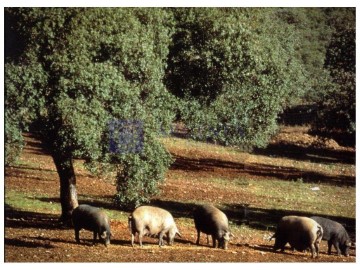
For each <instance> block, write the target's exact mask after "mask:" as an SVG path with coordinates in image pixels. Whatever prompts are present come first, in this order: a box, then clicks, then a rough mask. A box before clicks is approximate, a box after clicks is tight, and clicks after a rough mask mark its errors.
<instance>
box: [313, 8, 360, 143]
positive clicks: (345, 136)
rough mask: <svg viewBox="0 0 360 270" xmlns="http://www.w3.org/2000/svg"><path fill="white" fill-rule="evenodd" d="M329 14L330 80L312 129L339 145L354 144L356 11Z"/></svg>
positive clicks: (330, 10)
mask: <svg viewBox="0 0 360 270" xmlns="http://www.w3.org/2000/svg"><path fill="white" fill-rule="evenodd" d="M326 12H327V19H328V21H327V23H328V25H329V26H330V27H331V28H332V35H331V40H330V42H329V44H328V46H327V47H326V58H325V64H324V67H325V69H326V70H327V71H328V73H329V76H330V79H329V83H328V87H327V88H326V89H324V90H323V91H321V92H320V95H318V98H317V100H316V102H317V103H318V105H319V111H318V114H317V117H316V120H315V122H314V124H313V125H312V129H313V132H315V133H317V134H320V135H322V136H325V137H332V138H335V139H336V140H337V141H338V142H340V143H344V144H348V145H355V108H356V105H355V102H356V97H355V95H356V87H355V84H356V69H355V54H356V45H355V39H356V34H355V33H356V31H355V9H354V8H337V9H335V8H328V9H327V10H326Z"/></svg>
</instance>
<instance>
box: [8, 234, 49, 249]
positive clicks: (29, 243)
mask: <svg viewBox="0 0 360 270" xmlns="http://www.w3.org/2000/svg"><path fill="white" fill-rule="evenodd" d="M4 244H5V245H9V246H15V247H26V248H54V245H52V244H51V243H50V240H48V241H40V240H39V241H36V240H35V241H34V240H25V239H11V238H7V237H5V239H4Z"/></svg>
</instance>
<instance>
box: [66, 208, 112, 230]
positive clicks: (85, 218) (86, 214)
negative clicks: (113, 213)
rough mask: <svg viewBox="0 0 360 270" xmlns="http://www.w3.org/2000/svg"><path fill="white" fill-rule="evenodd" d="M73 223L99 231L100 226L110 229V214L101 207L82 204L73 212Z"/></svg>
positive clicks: (78, 226)
mask: <svg viewBox="0 0 360 270" xmlns="http://www.w3.org/2000/svg"><path fill="white" fill-rule="evenodd" d="M72 220H73V224H74V226H75V227H77V228H84V229H86V230H90V231H97V230H99V229H100V228H104V229H106V230H110V229H109V219H108V216H107V215H106V214H105V213H104V212H103V211H101V210H100V209H98V208H96V207H93V206H90V205H86V204H81V205H79V206H78V207H77V208H75V209H74V211H73V213H72Z"/></svg>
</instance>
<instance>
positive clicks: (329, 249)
mask: <svg viewBox="0 0 360 270" xmlns="http://www.w3.org/2000/svg"><path fill="white" fill-rule="evenodd" d="M331 246H332V242H331V240H329V241H328V254H329V255H331Z"/></svg>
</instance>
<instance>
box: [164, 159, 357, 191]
mask: <svg viewBox="0 0 360 270" xmlns="http://www.w3.org/2000/svg"><path fill="white" fill-rule="evenodd" d="M174 158H175V162H174V163H173V164H172V165H171V167H170V169H171V170H183V171H215V170H216V169H228V170H232V173H233V174H236V173H238V174H249V175H254V176H262V177H273V178H277V179H281V180H291V181H292V180H295V179H299V178H301V179H302V180H303V181H304V182H305V183H326V184H330V185H336V186H355V177H354V176H346V175H328V174H323V173H319V172H314V171H303V170H299V169H296V168H292V167H285V166H273V165H267V164H255V163H253V164H246V163H245V161H244V162H243V163H241V162H232V161H223V160H218V159H209V158H200V159H192V158H187V157H183V156H174Z"/></svg>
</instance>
